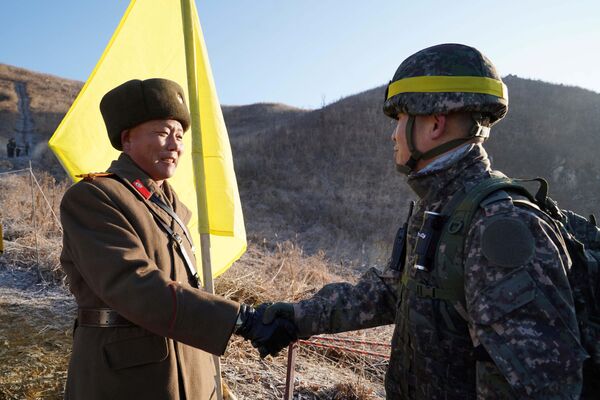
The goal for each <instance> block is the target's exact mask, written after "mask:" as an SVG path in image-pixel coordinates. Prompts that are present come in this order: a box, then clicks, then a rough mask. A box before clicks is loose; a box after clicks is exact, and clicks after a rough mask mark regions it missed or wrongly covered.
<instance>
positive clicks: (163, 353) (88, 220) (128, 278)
mask: <svg viewBox="0 0 600 400" xmlns="http://www.w3.org/2000/svg"><path fill="white" fill-rule="evenodd" d="M100 108H101V111H102V115H103V117H104V121H105V123H106V126H107V130H108V134H109V138H110V140H111V143H112V145H113V146H114V147H115V148H117V149H118V150H122V151H123V153H122V154H121V156H120V157H119V159H118V160H115V161H113V163H112V164H111V166H110V168H109V169H108V172H107V173H106V174H88V175H87V176H86V177H85V178H86V179H84V180H82V181H81V182H79V183H77V184H75V185H73V186H72V187H71V188H70V189H69V190H68V191H67V193H66V194H65V196H64V198H63V200H62V203H61V220H62V224H63V228H64V238H63V251H62V254H61V265H62V267H63V269H64V271H65V272H66V274H67V276H68V279H69V284H70V290H71V292H72V293H73V295H74V296H75V299H76V301H77V305H78V316H77V320H76V322H75V328H74V336H73V352H72V356H71V361H70V364H69V372H68V378H67V385H66V390H65V398H67V399H137V398H140V399H142V398H143V399H212V398H215V396H216V386H215V368H214V364H213V358H212V356H211V354H216V355H221V354H223V352H224V351H225V348H226V346H227V342H228V341H229V338H230V336H231V334H232V333H236V334H239V335H241V336H243V337H244V338H245V339H250V340H252V343H253V345H254V346H255V347H258V348H259V351H260V352H261V355H262V356H265V355H266V354H269V353H270V352H271V351H270V347H269V345H265V343H266V342H269V343H273V342H277V341H278V340H279V338H280V340H281V341H289V340H290V338H295V327H294V326H293V325H291V324H289V323H288V322H287V321H285V320H278V321H277V322H276V323H274V324H270V325H264V324H263V323H262V322H261V321H262V317H261V316H262V312H263V311H264V309H261V308H259V309H257V310H255V309H254V308H252V307H250V306H246V305H243V304H242V305H240V304H238V303H236V302H233V301H230V300H227V299H225V298H223V297H220V296H216V295H213V294H210V293H207V292H205V291H203V290H201V289H199V288H198V281H197V274H196V273H195V265H194V257H193V246H192V242H191V239H190V238H189V233H188V232H187V228H186V227H185V225H186V223H187V222H188V221H189V219H190V211H189V210H188V209H187V208H186V206H185V205H184V204H183V203H182V202H181V201H179V199H178V198H177V195H176V194H175V192H174V191H173V189H172V188H171V186H170V185H169V184H168V183H167V179H168V178H170V177H171V176H173V174H174V173H175V169H176V167H177V162H178V160H179V157H180V155H181V153H182V151H183V144H182V138H183V134H184V132H185V131H186V130H187V128H188V127H189V125H190V117H189V112H188V110H187V107H186V105H185V102H184V96H183V91H182V89H181V87H180V86H179V85H178V84H177V83H175V82H172V81H169V80H165V79H149V80H145V81H140V80H132V81H129V82H126V83H124V84H122V85H120V86H118V87H117V88H115V89H113V90H111V91H110V92H108V93H107V94H106V95H105V96H104V98H103V99H102V102H101V105H100Z"/></svg>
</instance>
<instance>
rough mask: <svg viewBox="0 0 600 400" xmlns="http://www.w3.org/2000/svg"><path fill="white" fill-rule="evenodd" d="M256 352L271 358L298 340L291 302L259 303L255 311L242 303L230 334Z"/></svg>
mask: <svg viewBox="0 0 600 400" xmlns="http://www.w3.org/2000/svg"><path fill="white" fill-rule="evenodd" d="M233 333H235V334H236V335H240V336H242V337H243V338H244V339H246V340H250V341H251V343H252V346H254V347H255V348H256V349H258V352H259V353H260V356H261V358H265V357H266V356H268V355H271V356H274V355H276V354H277V353H279V352H280V351H281V350H282V349H284V348H285V347H287V346H288V345H289V344H290V343H292V342H295V341H296V340H298V327H297V326H296V324H295V323H294V307H293V305H292V304H291V303H275V304H272V303H263V304H261V305H260V306H258V307H257V308H253V307H251V306H249V305H246V304H242V305H241V306H240V312H239V314H238V319H237V322H236V324H235V330H234V332H233Z"/></svg>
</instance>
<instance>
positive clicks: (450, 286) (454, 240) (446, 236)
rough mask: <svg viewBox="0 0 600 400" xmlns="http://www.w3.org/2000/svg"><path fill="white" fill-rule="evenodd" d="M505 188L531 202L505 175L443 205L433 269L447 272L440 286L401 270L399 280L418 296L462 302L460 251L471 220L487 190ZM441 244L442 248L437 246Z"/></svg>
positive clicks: (487, 180)
mask: <svg viewBox="0 0 600 400" xmlns="http://www.w3.org/2000/svg"><path fill="white" fill-rule="evenodd" d="M498 190H506V191H510V192H517V193H519V194H523V195H524V196H526V197H527V198H528V199H529V200H530V201H531V202H532V203H535V198H534V197H533V196H532V195H531V194H530V193H529V191H528V190H527V189H526V188H525V187H524V186H522V185H520V184H518V183H517V181H516V180H513V179H510V178H507V177H505V176H492V177H490V178H488V179H485V180H483V181H482V182H480V183H478V184H477V185H475V186H474V187H473V188H471V189H470V190H468V191H467V192H459V193H457V194H456V195H455V196H454V197H453V198H452V199H451V200H450V201H449V202H448V203H447V204H446V206H445V207H444V208H443V209H442V215H444V216H445V217H446V218H447V220H446V223H445V225H444V228H443V230H442V233H441V235H440V239H439V241H438V245H437V250H436V255H435V261H434V263H435V267H434V270H435V271H441V270H445V271H447V275H446V277H445V279H444V281H443V284H442V285H440V287H430V286H426V285H423V284H421V283H419V282H417V281H415V280H413V279H412V278H410V277H408V274H404V276H403V279H402V283H403V284H404V285H405V286H406V287H408V288H410V289H412V290H414V291H416V292H417V295H419V296H421V297H431V298H436V299H440V300H446V301H450V302H453V303H454V302H456V301H459V302H461V303H462V304H463V307H464V306H465V289H464V266H463V253H464V245H465V240H466V237H467V233H468V230H469V227H470V225H471V221H472V220H473V217H474V216H475V213H476V212H477V210H478V209H479V205H480V204H481V202H482V201H483V200H484V199H486V198H487V197H488V196H489V195H490V194H492V193H494V192H496V191H498ZM442 247H444V251H443V252H441V251H440V248H442Z"/></svg>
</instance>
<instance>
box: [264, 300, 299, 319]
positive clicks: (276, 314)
mask: <svg viewBox="0 0 600 400" xmlns="http://www.w3.org/2000/svg"><path fill="white" fill-rule="evenodd" d="M265 304H266V305H267V306H268V307H267V309H266V310H265V312H264V314H263V318H262V321H263V323H265V324H270V323H271V322H273V320H274V319H276V318H284V319H287V320H288V321H290V322H293V323H294V324H295V321H294V305H293V304H292V303H275V304H270V303H265Z"/></svg>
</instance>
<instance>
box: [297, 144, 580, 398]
mask: <svg viewBox="0 0 600 400" xmlns="http://www.w3.org/2000/svg"><path fill="white" fill-rule="evenodd" d="M453 153H454V154H451V155H450V156H446V157H444V159H443V160H442V161H440V162H435V163H433V164H431V165H429V166H428V167H427V168H426V169H425V170H423V171H420V172H418V173H415V174H412V175H411V176H409V180H408V183H409V185H410V186H411V187H412V188H413V190H414V191H415V192H416V193H417V194H418V195H419V201H418V202H417V206H416V209H415V212H414V214H413V216H412V217H411V219H410V221H409V225H408V231H407V257H406V260H405V267H404V268H403V270H402V271H396V270H394V269H392V268H390V267H387V268H386V269H385V270H384V271H383V272H380V271H378V270H376V269H374V268H373V269H370V270H368V271H367V272H366V273H365V274H364V275H363V276H362V277H361V279H360V281H359V282H358V283H357V284H356V285H350V284H347V283H334V284H330V285H327V286H325V287H323V288H322V289H321V290H320V291H319V292H318V293H316V294H315V295H314V296H313V297H312V298H310V299H307V300H303V301H300V302H299V303H297V304H295V305H294V309H295V315H296V322H297V325H298V327H299V330H300V334H301V336H310V335H312V334H318V333H334V332H342V331H348V330H356V329H363V328H368V327H373V326H377V325H384V324H392V323H394V324H395V330H394V335H393V338H392V352H391V359H390V365H389V368H388V372H387V374H386V393H387V397H388V398H390V399H398V398H405V399H474V398H485V399H495V398H498V399H512V398H540V399H542V398H543V399H572V398H573V399H575V398H578V396H579V393H580V391H581V379H582V378H581V366H582V363H583V360H584V359H585V358H586V357H587V355H586V353H585V351H584V350H583V349H582V347H581V345H580V343H579V331H578V327H577V321H576V318H575V311H574V306H573V299H572V295H571V291H570V288H569V283H568V280H567V276H566V271H567V269H568V268H570V259H569V257H568V255H567V252H566V249H565V245H564V242H563V240H562V238H561V236H560V234H559V233H558V232H557V231H556V229H555V227H554V225H553V223H552V221H551V220H549V218H548V217H546V216H544V215H542V213H540V212H537V211H535V210H533V209H531V208H529V207H522V206H517V205H516V204H515V203H513V199H512V198H511V197H510V196H509V195H508V194H507V195H506V196H495V199H493V201H489V202H486V201H484V202H483V203H482V205H481V207H480V209H479V210H478V211H477V213H476V215H475V217H474V219H473V222H472V224H471V227H470V228H469V231H468V235H467V238H466V243H465V252H464V254H465V256H464V259H463V266H464V285H465V286H464V287H465V297H466V307H463V306H461V304H460V303H459V302H457V303H456V304H452V303H450V302H449V301H446V300H441V299H439V298H434V297H427V296H424V295H423V294H422V293H417V291H416V290H412V289H410V288H409V287H408V286H406V285H403V284H402V280H403V279H402V274H405V277H404V281H406V280H407V279H410V280H413V281H416V282H418V283H420V284H422V285H426V286H431V287H439V286H440V280H443V279H444V276H445V271H422V270H419V269H416V268H414V265H415V252H414V248H415V243H416V235H417V233H418V231H419V229H420V227H421V224H422V222H423V213H424V212H425V211H434V212H441V210H442V208H443V206H444V205H445V204H446V203H447V202H448V201H449V200H450V199H451V198H452V196H453V195H455V194H456V193H458V192H460V191H463V190H468V189H469V188H471V187H473V186H474V185H476V184H477V183H478V182H480V181H481V180H483V179H486V178H487V177H489V176H490V173H491V169H490V163H489V160H488V158H487V154H486V152H485V150H484V149H483V147H481V145H467V146H463V147H462V148H461V149H458V150H456V151H455V152H453ZM507 227H508V228H509V236H510V235H512V234H513V233H512V231H511V229H513V230H514V231H515V232H516V233H514V235H520V236H518V237H519V240H518V241H517V242H516V243H524V245H523V246H520V247H521V248H520V249H519V250H518V251H517V250H516V249H514V248H510V247H509V246H508V241H504V240H498V239H502V238H503V234H504V231H506V229H507ZM484 242H485V243H484ZM512 243H513V244H514V243H515V241H512ZM440 250H442V251H443V249H440ZM465 308H466V309H465Z"/></svg>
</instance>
